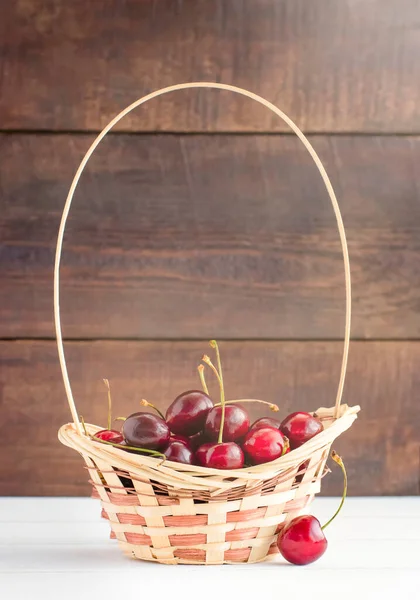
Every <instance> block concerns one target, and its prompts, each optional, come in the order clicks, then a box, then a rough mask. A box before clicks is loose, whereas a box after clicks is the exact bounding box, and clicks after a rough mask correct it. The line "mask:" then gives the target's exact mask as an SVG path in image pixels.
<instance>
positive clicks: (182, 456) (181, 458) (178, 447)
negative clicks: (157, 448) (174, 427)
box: [164, 440, 194, 465]
mask: <svg viewBox="0 0 420 600" xmlns="http://www.w3.org/2000/svg"><path fill="white" fill-rule="evenodd" d="M164 455H165V456H166V458H167V459H168V460H172V461H173V462H179V463H184V464H186V465H192V464H193V459H194V454H193V452H192V451H191V450H190V449H189V448H188V447H187V446H186V445H185V444H184V442H179V441H177V440H174V441H171V442H169V445H168V447H167V448H166V450H165V451H164Z"/></svg>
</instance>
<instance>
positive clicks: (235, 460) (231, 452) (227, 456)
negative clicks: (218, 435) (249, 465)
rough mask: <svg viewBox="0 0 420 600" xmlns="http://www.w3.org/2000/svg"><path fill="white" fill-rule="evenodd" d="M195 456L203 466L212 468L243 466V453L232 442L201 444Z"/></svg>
mask: <svg viewBox="0 0 420 600" xmlns="http://www.w3.org/2000/svg"><path fill="white" fill-rule="evenodd" d="M204 446H205V447H204ZM196 457H197V459H198V460H199V461H200V463H201V465H202V466H203V467H209V468H212V469H241V468H242V467H243V466H244V453H243V452H242V449H241V448H240V446H238V444H235V443H234V442H223V443H221V444H203V446H200V448H198V450H197V453H196Z"/></svg>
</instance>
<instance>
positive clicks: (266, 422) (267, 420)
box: [250, 417, 280, 431]
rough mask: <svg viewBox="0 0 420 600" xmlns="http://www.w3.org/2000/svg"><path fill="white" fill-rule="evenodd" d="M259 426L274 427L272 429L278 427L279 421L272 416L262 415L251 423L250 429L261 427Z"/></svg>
mask: <svg viewBox="0 0 420 600" xmlns="http://www.w3.org/2000/svg"><path fill="white" fill-rule="evenodd" d="M261 427H274V429H280V421H279V420H278V419H273V418H272V417H262V418H261V419H257V420H256V421H255V423H253V424H252V425H251V427H250V431H251V430H252V429H261Z"/></svg>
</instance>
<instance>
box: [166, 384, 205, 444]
mask: <svg viewBox="0 0 420 600" xmlns="http://www.w3.org/2000/svg"><path fill="white" fill-rule="evenodd" d="M212 407H213V402H212V401H211V398H210V396H208V395H207V394H205V393H204V392H200V391H198V390H190V391H189V392H184V393H183V394H181V395H180V396H178V397H177V398H175V400H174V401H173V402H172V404H171V405H170V406H169V408H168V410H167V411H166V422H167V424H168V426H169V429H170V430H171V431H172V433H179V434H181V435H188V436H189V435H194V434H195V433H198V432H199V431H201V430H202V429H203V427H204V423H205V421H206V417H207V415H208V413H209V411H210V410H211V408H212Z"/></svg>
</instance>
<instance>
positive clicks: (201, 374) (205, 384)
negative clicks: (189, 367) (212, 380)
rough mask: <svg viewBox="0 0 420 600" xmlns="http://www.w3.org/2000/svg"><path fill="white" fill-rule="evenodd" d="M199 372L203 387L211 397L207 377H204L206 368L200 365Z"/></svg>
mask: <svg viewBox="0 0 420 600" xmlns="http://www.w3.org/2000/svg"><path fill="white" fill-rule="evenodd" d="M197 370H198V374H199V376H200V381H201V387H202V388H203V390H204V392H205V393H206V394H207V396H208V395H209V388H208V387H207V383H206V376H205V375H204V366H203V365H198V367H197Z"/></svg>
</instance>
